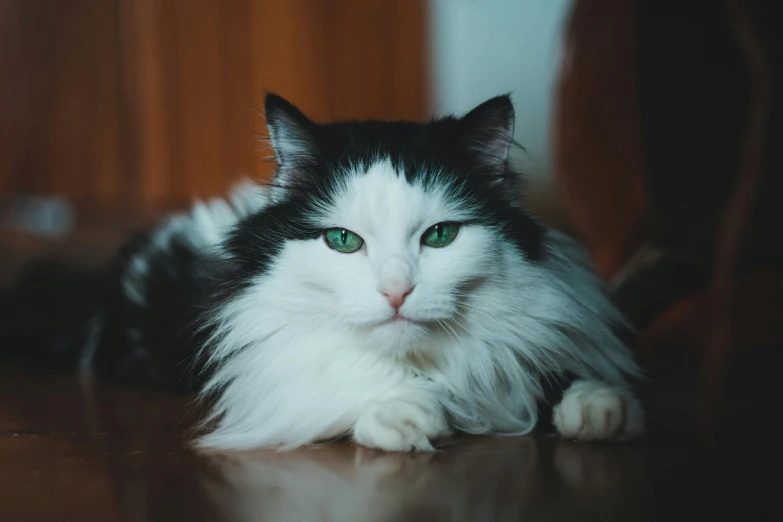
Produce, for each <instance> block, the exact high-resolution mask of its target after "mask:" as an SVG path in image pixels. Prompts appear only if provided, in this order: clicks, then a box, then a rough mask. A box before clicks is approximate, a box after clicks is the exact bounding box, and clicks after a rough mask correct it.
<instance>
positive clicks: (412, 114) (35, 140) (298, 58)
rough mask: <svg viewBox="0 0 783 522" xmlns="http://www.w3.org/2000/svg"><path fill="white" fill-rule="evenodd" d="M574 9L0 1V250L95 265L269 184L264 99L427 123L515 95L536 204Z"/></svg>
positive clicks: (489, 1)
mask: <svg viewBox="0 0 783 522" xmlns="http://www.w3.org/2000/svg"><path fill="white" fill-rule="evenodd" d="M569 5H570V0H546V1H541V0H481V1H478V0H330V1H328V2H327V1H322V0H287V1H277V0H230V1H223V0H165V1H160V0H69V1H67V2H63V1H60V0H3V1H2V2H0V78H2V79H0V228H2V231H1V232H0V233H3V234H4V236H3V239H4V240H5V241H4V242H3V245H4V246H3V247H2V248H3V250H1V251H0V254H2V255H3V256H4V257H5V259H4V261H5V264H6V265H8V264H9V263H11V264H13V265H14V266H15V267H16V266H19V265H20V264H21V263H22V262H24V261H25V260H26V259H28V258H29V257H30V256H33V255H38V254H40V251H39V249H38V248H36V246H37V245H40V247H41V248H43V247H44V246H46V247H48V248H51V247H52V244H51V240H52V239H55V240H59V239H62V238H64V237H67V238H69V241H68V242H67V243H66V244H60V243H56V246H57V247H60V248H62V249H65V250H69V249H72V250H75V251H76V254H77V255H76V257H77V258H78V261H80V262H85V261H87V260H86V259H84V258H85V257H90V256H84V251H85V250H90V251H92V252H93V253H94V255H93V256H92V257H94V258H96V259H97V258H98V257H101V256H99V255H98V252H99V251H100V252H102V251H103V249H102V248H101V247H100V246H97V245H106V246H107V248H106V250H107V251H110V250H112V248H113V247H114V244H115V242H116V241H118V240H119V238H121V237H122V235H123V234H121V233H120V234H118V233H117V232H118V231H120V232H124V231H126V230H127V229H130V228H135V227H138V226H143V225H144V224H145V223H147V222H149V220H151V219H154V217H156V216H158V215H160V214H161V213H162V212H165V211H167V210H170V209H175V208H180V207H183V206H185V205H187V204H188V203H189V202H190V201H191V200H192V199H193V198H205V197H211V196H220V195H222V194H223V193H225V192H226V190H228V189H229V188H230V187H231V185H233V184H234V183H236V182H237V181H238V180H240V179H242V178H246V177H250V178H254V179H259V180H263V179H265V178H268V177H269V176H270V174H271V173H272V172H273V168H274V165H273V163H272V162H271V161H270V160H269V159H268V158H269V155H270V151H268V150H266V149H264V148H263V147H262V146H261V144H260V143H259V142H258V140H257V138H258V135H259V134H260V135H263V134H265V133H266V129H265V125H264V118H263V111H262V110H261V109H262V108H263V99H264V95H265V92H267V91H274V92H277V93H278V94H281V95H282V96H284V97H286V98H288V99H289V100H291V101H292V102H293V103H295V104H297V105H298V106H299V107H300V108H301V109H302V110H303V111H304V112H305V113H306V114H308V115H309V116H311V117H312V118H314V119H317V120H332V119H340V118H357V119H360V118H378V119H413V120H422V119H426V118H428V117H430V116H431V115H433V114H449V113H463V112H467V111H468V110H469V109H471V108H472V107H473V106H475V105H477V104H479V103H480V102H482V101H484V100H485V99H488V98H490V97H492V96H495V95H497V94H500V93H504V92H510V93H511V94H512V95H513V99H514V102H515V105H516V108H517V114H518V118H517V133H516V136H517V139H518V141H520V142H521V143H522V144H524V146H525V147H526V148H527V152H528V154H527V155H526V156H525V157H523V158H522V159H523V160H524V162H525V164H524V168H525V170H526V171H527V172H528V173H529V175H530V190H531V192H534V193H536V194H537V195H536V197H533V198H530V199H531V201H532V202H533V204H535V203H538V206H539V207H541V208H542V209H544V211H546V210H549V209H551V208H552V207H553V204H552V201H553V199H552V197H551V196H552V191H551V182H550V180H551V176H550V174H551V161H550V151H549V149H550V143H549V135H550V129H549V122H550V121H551V112H552V92H553V82H554V78H555V73H556V68H557V63H558V56H559V53H560V47H561V42H562V32H563V25H564V22H565V19H566V15H567V12H568V8H569ZM9 234H10V235H11V236H12V240H11V239H9ZM20 234H21V235H20ZM39 240H44V243H40V241H39ZM82 240H84V241H86V243H83V242H80V241H82ZM9 241H12V243H9ZM92 245H96V246H95V247H93V246H92ZM66 254H67V252H66ZM6 273H8V271H6Z"/></svg>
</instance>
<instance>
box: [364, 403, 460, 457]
mask: <svg viewBox="0 0 783 522" xmlns="http://www.w3.org/2000/svg"><path fill="white" fill-rule="evenodd" d="M450 433H451V432H450V430H449V426H448V422H447V420H446V414H445V413H444V411H443V408H442V407H441V406H440V404H438V403H437V402H436V401H431V400H427V399H424V400H416V399H407V398H406V399H401V398H398V399H388V400H384V401H380V402H377V403H374V404H372V405H370V406H369V407H368V408H367V409H366V410H365V411H364V412H362V414H361V415H360V416H359V419H358V420H357V421H356V425H355V426H354V429H353V438H354V440H355V441H356V442H358V443H359V444H361V445H362V446H368V447H371V448H378V449H382V450H385V451H434V448H433V447H432V443H431V441H432V440H433V439H437V438H440V437H445V436H447V435H449V434H450Z"/></svg>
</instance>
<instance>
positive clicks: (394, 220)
mask: <svg viewBox="0 0 783 522" xmlns="http://www.w3.org/2000/svg"><path fill="white" fill-rule="evenodd" d="M266 118H267V125H268V127H269V133H270V138H271V143H272V146H273V148H274V152H275V157H276V159H277V162H278V171H277V175H276V178H275V180H274V182H273V186H274V188H273V189H272V190H273V192H274V193H275V194H276V196H275V198H274V203H272V204H271V205H269V206H268V207H266V208H265V209H264V210H262V211H261V212H259V213H258V214H255V215H253V216H250V217H249V218H248V219H246V220H245V221H244V222H242V223H241V224H240V225H239V227H238V228H237V230H236V231H235V233H234V235H233V237H232V238H231V240H230V241H229V243H228V247H229V249H230V251H231V252H232V254H233V256H234V258H235V259H236V260H237V261H238V265H239V266H240V273H241V274H243V276H242V277H244V278H245V280H247V281H259V280H260V279H259V278H263V280H264V281H265V282H266V286H268V287H269V288H273V289H274V291H275V293H276V297H275V299H276V302H277V306H279V307H280V309H281V310H286V311H287V312H288V313H291V312H295V313H297V314H298V316H299V317H300V319H301V321H302V325H303V327H305V326H307V325H313V324H314V323H322V325H329V326H330V327H332V328H345V329H346V330H353V331H363V332H367V333H368V334H369V335H371V336H374V337H375V338H377V339H378V340H379V341H380V343H381V345H382V346H389V347H393V348H395V349H398V348H401V349H405V347H406V346H410V345H411V344H412V343H416V342H417V341H419V340H422V339H423V338H426V336H427V335H428V333H429V332H432V331H433V330H435V329H438V328H453V323H459V322H460V321H461V317H462V316H463V315H462V314H464V313H466V310H465V309H464V306H465V303H466V297H467V296H469V295H470V294H471V292H475V290H476V288H477V287H480V286H481V285H483V284H487V283H489V282H492V280H493V279H494V278H495V276H497V275H498V274H497V272H498V271H499V270H502V264H503V263H502V259H504V256H506V258H507V256H508V252H509V251H513V252H514V253H515V255H518V256H519V259H520V260H527V261H535V260H536V259H537V258H538V257H539V256H540V251H541V229H540V227H539V225H538V224H537V222H536V221H535V220H534V219H533V218H531V217H530V216H529V215H528V214H526V212H525V211H524V209H523V208H522V207H521V206H520V204H519V176H518V175H516V174H515V173H514V172H512V170H511V168H510V167H509V161H508V153H509V147H510V146H511V144H512V138H513V127H514V109H513V106H512V103H511V100H510V98H509V97H508V96H499V97H496V98H493V99H491V100H489V101H487V102H485V103H483V104H481V105H479V106H478V107H476V108H475V109H473V110H472V111H471V112H469V113H468V114H467V115H465V116H463V117H460V118H456V117H446V118H441V119H436V120H433V121H430V122H428V123H411V122H377V121H366V122H341V123H329V124H318V123H315V122H313V121H311V120H310V119H308V118H307V117H306V116H305V115H304V114H302V112H300V111H299V110H298V109H297V108H296V107H294V106H293V105H292V104H290V103H289V102H287V101H286V100H284V99H282V98H280V97H279V96H276V95H269V96H267V100H266Z"/></svg>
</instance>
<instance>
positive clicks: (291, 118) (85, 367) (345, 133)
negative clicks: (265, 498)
mask: <svg viewBox="0 0 783 522" xmlns="http://www.w3.org/2000/svg"><path fill="white" fill-rule="evenodd" d="M265 112H266V120H267V126H268V130H269V137H270V142H271V146H272V149H273V151H274V155H275V159H276V162H277V171H276V174H275V177H274V180H273V181H272V182H270V183H268V184H265V185H260V184H259V185H257V184H253V183H249V182H246V183H244V184H242V185H240V186H239V187H237V188H236V189H235V190H234V192H233V193H232V194H231V195H230V196H229V197H228V198H227V199H225V200H213V201H208V202H206V203H197V204H195V206H194V207H193V208H192V209H191V210H189V211H188V212H186V213H182V214H179V215H175V216H172V217H170V218H168V219H166V220H164V221H163V222H162V223H160V224H159V225H158V226H156V227H155V228H153V229H152V230H151V231H150V232H148V233H146V234H143V235H141V236H140V237H137V238H136V239H134V240H133V241H131V242H130V243H129V244H128V246H127V247H126V248H125V249H124V250H123V251H122V252H121V254H120V255H119V256H118V260H117V262H116V263H115V265H114V266H113V267H112V268H111V269H110V270H108V271H107V273H106V274H105V275H104V276H103V277H100V278H96V277H93V276H90V277H87V276H85V277H84V278H83V279H81V283H79V284H74V283H71V285H70V287H66V285H64V284H63V281H65V280H72V279H68V278H69V276H66V275H65V274H57V273H55V272H53V271H51V270H47V269H43V268H41V269H38V270H36V269H33V270H31V271H30V272H29V273H28V274H27V275H26V276H25V277H23V278H22V280H21V281H20V283H19V285H18V286H17V288H16V289H12V290H11V291H10V293H8V294H6V297H5V298H4V304H5V305H6V306H4V308H5V309H6V310H7V313H5V315H4V316H5V317H6V321H5V322H4V323H5V326H4V328H3V329H4V331H5V332H4V335H5V339H6V340H10V341H8V342H6V343H5V344H6V345H7V346H10V345H11V344H9V343H13V345H14V346H15V347H16V350H15V355H16V357H15V360H17V361H22V362H24V361H27V362H30V363H31V364H35V365H39V366H41V365H47V364H48V365H50V366H56V367H63V366H66V367H68V368H78V369H81V370H82V371H90V372H94V373H96V374H98V375H101V376H104V377H106V378H109V379H114V380H117V381H119V382H124V383H129V384H136V385H147V386H158V387H162V386H174V387H177V388H181V389H185V390H188V391H190V392H192V393H194V394H195V395H196V396H197V397H198V398H200V399H201V400H203V401H205V403H206V404H209V405H210V408H211V410H210V411H211V413H210V414H209V415H207V417H206V419H205V421H204V425H203V433H202V434H201V436H200V438H199V439H198V441H197V443H198V444H199V445H200V446H202V447H207V448H220V449H245V448H257V447H272V448H277V449H280V450H286V449H292V448H296V447H300V446H303V445H309V444H314V443H319V442H325V441H330V440H333V439H338V438H343V437H346V436H347V437H350V438H352V439H353V440H354V441H355V442H357V443H358V444H360V445H364V446H368V447H373V448H378V449H381V450H386V451H432V450H433V449H434V444H436V443H437V441H438V440H440V439H442V438H444V437H447V436H449V435H450V434H451V433H453V432H455V431H457V432H462V433H468V434H525V433H529V432H530V431H531V430H533V429H534V428H535V427H536V425H537V424H539V417H540V413H541V412H542V411H543V410H544V406H546V405H547V404H549V405H550V406H551V405H552V404H554V408H553V410H552V423H553V425H554V428H555V429H556V430H557V432H558V433H559V434H560V435H561V436H562V437H565V438H570V439H578V440H631V439H635V438H637V437H639V436H641V435H642V434H643V433H644V429H645V419H644V412H643V409H642V407H641V405H640V402H639V401H638V400H637V398H636V397H635V395H634V393H633V391H632V383H633V382H634V381H635V380H636V379H637V378H638V377H639V375H640V371H639V368H638V367H637V365H636V363H635V361H634V358H633V356H632V354H631V352H630V350H629V349H628V348H627V346H626V344H625V343H624V342H623V340H622V332H623V331H627V330H628V328H629V327H628V325H627V324H626V321H625V320H624V318H623V315H622V314H621V312H620V311H619V310H618V309H617V307H616V306H615V305H614V303H613V301H612V298H611V296H610V294H609V292H608V291H607V289H606V287H605V286H604V285H603V283H602V282H601V280H600V279H599V278H598V277H597V276H596V275H595V274H594V272H593V271H592V269H591V266H590V261H589V256H588V254H587V252H586V251H585V249H584V248H582V247H581V246H580V245H579V244H578V243H577V242H576V241H574V240H573V239H571V238H569V237H567V236H566V235H564V234H562V233H560V232H557V231H555V230H553V229H551V228H548V227H547V226H545V225H544V224H542V223H541V222H540V220H538V219H537V218H536V217H534V216H533V215H532V214H531V213H530V212H529V211H528V210H526V208H525V206H524V204H523V202H522V200H521V199H520V191H521V189H522V177H521V176H520V175H519V174H518V173H517V172H515V170H514V168H513V167H512V165H511V161H510V160H509V149H510V147H511V145H512V143H513V132H514V117H515V115H514V107H513V104H512V102H511V99H510V97H509V96H508V95H502V96H498V97H495V98H492V99H490V100H488V101H486V102H484V103H482V104H481V105H479V106H477V107H476V108H474V109H473V110H471V111H470V112H468V113H467V114H466V115H464V116H461V117H457V116H449V117H442V118H436V119H433V120H431V121H429V122H426V123H413V122H380V121H360V122H357V121H346V122H337V123H316V122H314V121H312V120H311V119H309V118H308V117H307V116H305V115H304V114H303V113H302V112H301V111H300V110H299V109H298V108H296V107H295V106H294V105H293V104H291V103H290V102H288V101H286V100H285V99H283V98H282V97H280V96H278V95H275V94H271V93H270V94H268V95H267V97H266V101H265ZM53 274H54V275H53ZM36 288H37V289H38V291H37V292H36V290H35V289H36ZM66 288H67V292H66V290H65V289H66ZM63 292H66V293H63ZM44 294H46V295H48V297H46V298H42V297H41V296H42V295H44ZM77 294H78V295H77ZM25 303H27V304H25ZM58 313H67V314H69V315H68V316H63V317H66V318H65V319H58V320H57V321H50V322H49V323H47V324H49V325H50V326H49V327H42V326H40V325H41V324H42V322H43V320H42V316H43V315H46V314H48V316H49V317H50V318H54V316H55V315H57V314H58ZM36 314H37V315H36ZM10 317H16V319H9V318H10ZM20 317H24V318H27V321H26V322H25V321H24V320H19V318H20ZM58 317H59V316H58ZM79 317H81V320H77V319H78V318H79ZM85 318H88V319H86V320H85ZM55 323H56V325H55V326H52V325H54V324H55ZM25 325H26V326H25ZM9 332H10V333H9ZM31 339H32V340H33V341H34V342H31ZM36 343H37V345H38V346H39V347H41V346H44V345H45V346H46V349H45V350H42V349H41V348H38V349H36V350H32V349H31V348H30V347H31V346H34V345H36ZM6 351H13V350H6ZM52 361H55V362H52ZM552 390H554V392H553V393H554V394H555V395H554V398H552V394H551V393H549V392H550V391H552Z"/></svg>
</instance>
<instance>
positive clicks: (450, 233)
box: [421, 221, 459, 248]
mask: <svg viewBox="0 0 783 522" xmlns="http://www.w3.org/2000/svg"><path fill="white" fill-rule="evenodd" d="M458 232H459V223H454V222H452V221H450V222H445V223H438V224H436V225H432V226H431V227H430V228H428V229H427V230H425V231H424V234H422V236H421V243H422V244H423V245H427V246H429V247H432V248H443V247H445V246H448V245H450V244H451V243H452V242H453V241H454V240H455V239H457V233H458Z"/></svg>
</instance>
